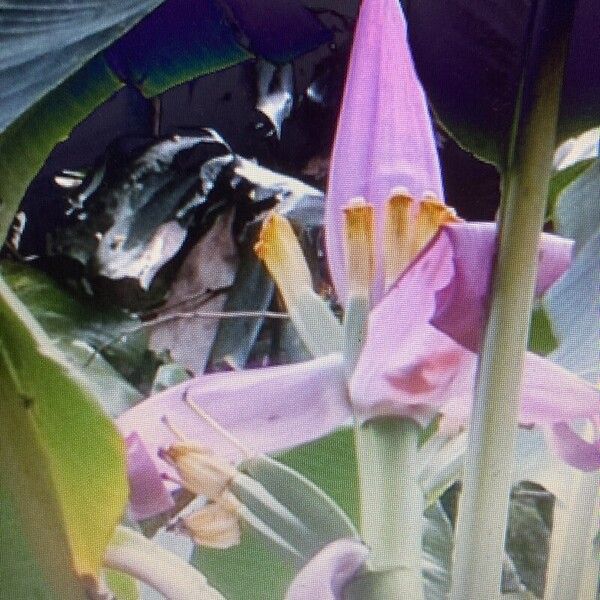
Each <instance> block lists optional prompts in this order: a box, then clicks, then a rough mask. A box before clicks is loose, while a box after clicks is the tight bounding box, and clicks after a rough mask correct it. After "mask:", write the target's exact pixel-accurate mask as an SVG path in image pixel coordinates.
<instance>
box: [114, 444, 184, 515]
mask: <svg viewBox="0 0 600 600" xmlns="http://www.w3.org/2000/svg"><path fill="white" fill-rule="evenodd" d="M125 443H126V446H127V469H128V475H129V481H130V482H132V483H133V482H135V485H132V486H131V491H130V494H129V504H130V507H131V512H132V516H133V518H134V519H137V520H138V521H139V520H142V519H146V518H148V517H152V516H154V515H156V514H159V513H161V512H165V511H167V510H170V509H171V508H173V507H174V506H175V502H174V501H173V498H172V497H171V494H170V493H169V491H168V490H167V488H166V486H165V484H164V481H163V479H162V478H161V476H160V472H159V471H158V469H157V468H156V464H155V463H154V461H153V460H152V458H151V457H150V455H149V454H148V452H147V451H146V447H145V446H144V442H142V440H141V439H140V436H139V435H138V434H137V433H132V434H130V435H128V436H127V439H126V440H125Z"/></svg>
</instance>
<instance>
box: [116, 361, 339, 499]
mask: <svg viewBox="0 0 600 600" xmlns="http://www.w3.org/2000/svg"><path fill="white" fill-rule="evenodd" d="M186 397H187V398H188V399H190V400H192V401H193V402H194V403H196V404H198V406H200V407H201V408H203V409H204V410H205V411H206V412H207V413H208V414H209V415H210V416H211V417H212V418H213V419H215V420H216V421H217V422H218V423H219V424H220V425H222V426H223V427H224V428H225V429H227V430H228V431H229V432H230V433H231V434H233V435H234V436H235V437H236V438H238V439H239V440H240V441H241V442H242V443H244V444H246V445H247V446H248V448H249V449H250V450H253V451H260V452H275V451H278V450H283V449H287V448H291V447H294V446H298V445H300V444H302V443H305V442H308V441H311V440H313V439H315V438H318V437H320V436H323V435H326V434H327V433H330V432H331V431H333V430H334V429H336V428H337V427H339V426H340V425H342V424H343V423H344V422H345V421H347V420H348V419H349V418H350V407H349V404H348V402H347V387H346V382H345V378H344V372H343V361H342V357H341V356H339V355H337V354H332V355H328V356H326V357H323V358H319V359H316V360H312V361H308V362H304V363H299V364H295V365H287V366H282V367H268V368H262V369H251V370H246V371H232V372H227V373H215V374H212V375H203V376H199V377H195V378H194V379H192V380H190V381H186V382H184V383H182V384H180V385H177V386H174V387H172V388H169V389H167V390H165V391H164V392H161V393H160V394H156V395H155V396H151V397H150V398H148V399H147V400H145V401H143V402H141V403H140V404H138V405H137V406H134V407H133V408H131V409H130V410H128V411H126V412H125V413H123V414H122V415H121V416H119V417H118V418H117V420H116V423H117V426H118V427H119V429H120V431H121V433H122V434H123V435H124V436H125V437H127V436H129V435H131V434H132V433H135V434H137V436H139V438H140V439H141V441H142V442H143V444H144V446H145V448H146V451H147V453H148V454H149V456H150V457H151V459H152V461H153V462H154V465H155V467H156V468H157V469H158V470H159V471H161V472H167V473H170V474H172V475H173V474H174V473H173V471H172V469H171V468H170V467H169V466H168V465H167V464H165V463H164V462H163V461H162V460H161V459H160V458H159V457H158V450H159V449H160V448H164V447H167V446H169V445H170V444H172V443H174V442H175V441H176V438H175V436H174V435H173V433H172V432H171V431H170V430H169V429H168V427H167V426H166V425H165V423H164V422H163V417H164V416H166V417H167V418H168V420H169V421H170V422H171V423H172V424H173V425H174V426H175V427H177V428H178V429H179V430H180V431H181V432H182V433H183V434H184V435H185V436H186V437H187V438H189V439H190V440H192V441H194V442H197V443H199V444H202V445H204V446H207V447H209V448H212V449H213V450H214V451H215V452H216V453H217V454H218V455H219V456H221V457H225V458H227V459H230V460H240V458H241V457H242V455H241V452H240V450H239V449H237V448H236V447H234V446H233V444H232V443H231V442H228V441H227V440H226V439H224V437H223V436H222V435H220V434H219V433H217V432H216V431H215V430H214V429H213V428H211V427H210V426H209V425H208V424H207V423H206V422H205V421H204V420H203V419H201V418H200V417H199V416H198V415H196V414H195V413H194V412H193V411H192V410H191V409H190V407H189V406H188V405H187V404H186V403H185V401H184V399H185V398H186ZM130 468H131V467H130ZM133 475H134V477H133V479H132V480H131V481H130V484H131V488H132V497H135V498H138V496H137V495H136V494H138V493H139V494H143V493H144V494H145V493H147V490H146V487H145V486H146V483H147V478H146V477H145V476H141V475H140V473H139V472H138V471H136V470H135V469H133ZM144 490H146V491H144ZM156 493H157V494H158V493H160V490H159V489H156Z"/></svg>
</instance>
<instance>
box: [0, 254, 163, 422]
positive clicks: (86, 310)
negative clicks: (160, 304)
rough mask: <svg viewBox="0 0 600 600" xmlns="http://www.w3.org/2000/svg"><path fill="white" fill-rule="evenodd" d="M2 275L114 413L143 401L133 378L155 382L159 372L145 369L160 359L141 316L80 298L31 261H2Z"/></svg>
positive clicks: (113, 414)
mask: <svg viewBox="0 0 600 600" xmlns="http://www.w3.org/2000/svg"><path fill="white" fill-rule="evenodd" d="M0 275H2V277H3V278H4V279H5V281H6V282H7V283H8V284H9V285H10V286H11V288H12V289H13V291H14V292H15V293H16V295H17V296H18V297H19V299H20V300H21V302H23V303H24V304H25V306H27V308H28V309H29V311H30V312H31V313H32V315H33V316H34V317H35V319H36V320H37V321H38V322H39V323H40V325H41V326H42V327H43V328H44V330H45V332H46V333H47V334H48V335H49V336H50V338H51V339H52V341H53V342H54V343H55V344H57V346H58V347H59V348H60V349H61V350H62V351H63V352H64V353H65V355H66V356H67V357H68V358H69V360H70V361H71V362H72V363H73V365H74V367H75V368H77V369H81V370H82V371H83V372H84V373H85V375H86V377H87V380H88V383H89V384H90V385H91V386H93V387H94V389H95V390H96V391H97V393H98V395H99V397H100V398H101V400H102V402H103V405H104V407H105V408H107V410H108V412H109V414H111V415H112V416H116V415H117V414H119V413H120V412H122V411H123V410H125V409H126V408H128V407H129V406H131V404H132V403H134V402H136V401H138V400H139V399H140V397H141V395H140V393H139V392H137V391H136V390H135V389H134V388H133V387H132V385H131V383H128V382H133V383H135V384H138V385H139V384H147V385H148V386H149V383H150V381H151V378H152V376H153V373H146V372H145V370H146V369H147V367H148V366H150V367H151V368H152V367H154V366H155V365H156V361H155V360H152V359H151V358H150V356H149V352H148V349H147V339H146V335H145V333H144V332H143V331H142V330H139V329H137V328H138V327H139V319H137V318H134V317H132V316H131V315H128V314H127V313H124V312H122V311H120V310H117V309H111V308H107V307H105V308H100V307H98V306H97V305H94V306H92V305H91V303H83V302H80V301H79V300H77V299H75V298H74V297H73V296H71V295H70V294H69V293H67V292H66V291H65V290H64V289H63V288H62V287H60V285H59V284H58V283H56V282H55V281H54V280H53V279H51V278H50V277H48V276H47V275H46V274H44V273H42V272H40V271H37V270H36V269H34V268H32V267H30V266H28V265H24V264H20V263H15V262H9V261H4V262H1V263H0ZM136 329H137V330H136ZM107 361H108V362H107Z"/></svg>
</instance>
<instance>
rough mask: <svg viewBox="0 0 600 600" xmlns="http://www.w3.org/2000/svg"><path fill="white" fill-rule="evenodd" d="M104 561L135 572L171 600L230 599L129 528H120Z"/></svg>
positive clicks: (189, 567)
mask: <svg viewBox="0 0 600 600" xmlns="http://www.w3.org/2000/svg"><path fill="white" fill-rule="evenodd" d="M104 564H105V566H106V567H109V568H111V569H116V570H117V571H122V572H124V573H128V574H129V575H133V576H134V577H135V578H136V579H139V580H140V581H143V582H145V583H147V584H148V585H149V586H150V587H152V588H154V589H155V590H157V591H158V592H160V593H161V594H162V595H163V596H164V597H165V598H166V599H167V600H226V599H225V597H224V596H222V595H221V594H220V593H219V592H218V591H217V590H215V589H214V588H212V587H211V586H210V585H209V584H208V583H207V581H206V578H205V577H204V575H202V573H200V572H199V571H198V570H196V569H194V567H192V566H191V565H189V564H188V563H187V562H185V561H184V560H183V559H182V558H180V557H179V556H177V555H175V554H172V553H171V552H169V551H167V550H165V549H164V548H163V547H162V546H160V545H159V544H157V543H155V542H152V541H151V540H149V539H147V538H145V537H144V536H143V535H141V534H140V533H137V532H136V531H133V530H132V529H129V528H128V527H123V526H120V527H118V528H117V531H116V533H115V536H114V537H113V540H112V541H111V543H110V544H109V546H108V548H107V549H106V553H105V555H104Z"/></svg>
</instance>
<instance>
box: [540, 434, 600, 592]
mask: <svg viewBox="0 0 600 600" xmlns="http://www.w3.org/2000/svg"><path fill="white" fill-rule="evenodd" d="M596 435H597V432H596V431H594V432H593V434H592V437H595V436H596ZM599 491H600V472H598V471H596V472H593V473H585V472H582V471H576V470H573V475H572V477H571V480H570V482H569V491H568V497H567V498H564V499H562V498H557V499H556V503H555V506H554V514H553V519H552V537H551V539H550V556H549V559H548V570H547V574H546V589H545V592H544V600H593V599H594V598H596V594H597V591H598V582H599V579H598V571H599V568H600V557H599V556H598V552H597V549H596V548H595V547H594V539H595V537H596V534H597V533H598V526H599V525H600V494H599Z"/></svg>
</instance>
